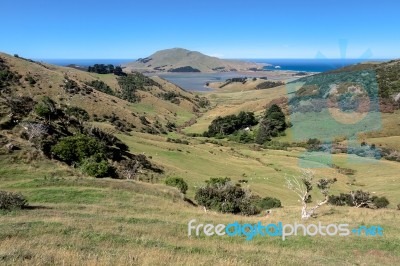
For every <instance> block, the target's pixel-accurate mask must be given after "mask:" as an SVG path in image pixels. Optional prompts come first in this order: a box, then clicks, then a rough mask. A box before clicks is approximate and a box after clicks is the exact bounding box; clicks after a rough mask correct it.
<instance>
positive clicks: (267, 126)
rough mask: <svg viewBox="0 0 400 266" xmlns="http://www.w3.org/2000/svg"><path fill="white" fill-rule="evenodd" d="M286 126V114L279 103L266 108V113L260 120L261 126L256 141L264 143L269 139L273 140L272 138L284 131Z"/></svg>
mask: <svg viewBox="0 0 400 266" xmlns="http://www.w3.org/2000/svg"><path fill="white" fill-rule="evenodd" d="M286 128H287V124H286V121H285V114H284V113H283V112H282V109H281V108H280V107H279V106H278V105H276V104H273V105H271V107H270V108H269V109H268V110H266V112H265V115H264V117H263V119H262V120H261V122H260V128H259V130H258V134H257V136H256V139H255V141H256V143H258V144H263V143H264V142H266V141H267V140H271V138H273V137H276V136H278V135H279V134H280V133H281V132H284V131H285V129H286Z"/></svg>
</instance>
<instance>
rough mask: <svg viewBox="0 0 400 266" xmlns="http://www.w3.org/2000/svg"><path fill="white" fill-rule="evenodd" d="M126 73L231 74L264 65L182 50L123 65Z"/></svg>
mask: <svg viewBox="0 0 400 266" xmlns="http://www.w3.org/2000/svg"><path fill="white" fill-rule="evenodd" d="M123 66H124V67H125V71H128V72H129V71H132V70H135V71H140V72H229V71H249V70H253V71H256V70H262V67H263V66H264V65H263V64H257V63H251V62H244V61H239V60H223V59H219V58H217V57H212V56H208V55H204V54H202V53H200V52H195V51H189V50H186V49H182V48H173V49H166V50H161V51H158V52H156V53H154V54H152V55H150V56H148V57H146V58H139V59H138V60H137V61H135V62H132V63H126V64H124V65H123Z"/></svg>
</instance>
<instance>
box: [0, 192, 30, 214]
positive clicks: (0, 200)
mask: <svg viewBox="0 0 400 266" xmlns="http://www.w3.org/2000/svg"><path fill="white" fill-rule="evenodd" d="M26 205H27V201H26V199H25V197H24V196H23V195H22V194H19V193H13V192H7V191H0V209H1V210H15V209H22V208H23V207H25V206H26Z"/></svg>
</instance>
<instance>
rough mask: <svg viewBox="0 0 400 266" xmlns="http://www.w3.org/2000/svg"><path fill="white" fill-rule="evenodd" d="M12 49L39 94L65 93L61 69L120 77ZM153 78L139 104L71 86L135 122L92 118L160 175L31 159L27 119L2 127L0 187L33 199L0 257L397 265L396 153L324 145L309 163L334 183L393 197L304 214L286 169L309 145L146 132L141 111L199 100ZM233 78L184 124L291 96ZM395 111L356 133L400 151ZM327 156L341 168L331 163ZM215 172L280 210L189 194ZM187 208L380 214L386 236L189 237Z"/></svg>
mask: <svg viewBox="0 0 400 266" xmlns="http://www.w3.org/2000/svg"><path fill="white" fill-rule="evenodd" d="M7 58H8V59H7V60H10V61H11V62H12V64H13V65H15V67H16V68H18V70H19V73H21V74H26V72H27V71H31V73H32V74H33V75H34V76H35V77H36V78H37V79H38V81H40V82H38V83H39V84H37V85H35V86H34V87H29V88H28V90H27V91H28V92H29V93H30V94H32V95H34V98H35V99H39V97H40V96H42V95H46V93H47V94H49V95H51V96H52V97H58V98H57V99H59V98H63V97H64V96H65V95H63V92H62V93H61V94H60V89H59V88H60V84H62V83H63V79H64V74H65V73H66V72H67V73H68V76H69V77H71V78H75V79H77V80H79V81H82V82H84V81H88V80H93V79H94V78H99V79H101V80H103V81H104V82H106V83H107V84H108V85H109V86H110V87H112V88H113V89H116V88H117V83H116V79H115V77H114V76H112V75H98V74H92V73H84V72H80V71H77V70H74V69H69V68H61V67H53V66H49V67H48V68H44V67H42V66H40V65H38V64H32V63H28V62H26V61H21V60H17V59H15V58H12V57H7ZM53 72H54V73H53ZM154 79H155V80H156V81H157V82H159V83H160V84H162V85H163V87H162V88H163V90H161V89H160V88H152V90H155V92H153V91H141V92H140V97H141V101H140V103H127V102H125V101H123V100H121V99H117V98H115V97H113V96H109V95H105V94H101V93H99V92H93V94H91V95H89V96H84V95H76V96H74V97H72V100H71V103H72V104H75V105H77V106H82V107H85V108H86V109H87V111H88V112H89V113H90V114H98V117H102V116H103V115H104V114H106V115H111V113H112V112H114V113H116V114H117V115H118V116H119V117H120V118H121V119H125V120H127V121H128V122H129V121H130V122H132V123H133V124H135V125H136V126H137V127H136V129H135V130H136V131H135V130H133V131H132V132H130V133H129V134H123V133H121V132H120V131H117V129H116V128H115V127H114V126H113V125H111V124H109V123H105V122H100V121H99V120H98V122H89V123H88V124H87V125H86V126H90V125H94V126H97V127H99V128H101V129H103V130H105V131H107V132H109V133H112V134H116V136H117V137H118V138H120V139H121V140H122V141H123V142H125V143H126V144H127V145H128V146H129V148H130V151H131V152H132V153H134V154H144V155H146V156H147V158H149V160H150V161H151V162H152V163H153V164H155V165H157V166H159V167H161V168H162V169H164V171H165V172H164V174H163V175H156V174H154V178H152V179H151V180H152V181H151V182H152V183H145V182H141V181H138V180H115V179H110V178H104V179H95V178H91V177H88V176H85V175H83V174H82V173H81V172H79V171H78V169H74V168H72V167H68V166H67V165H65V164H62V163H59V162H57V161H55V160H49V159H46V158H42V157H38V158H36V159H35V158H34V157H35V156H33V155H32V154H34V153H33V152H32V151H33V150H34V148H33V147H31V146H30V144H28V142H27V141H26V140H23V139H22V138H21V134H20V133H21V130H22V129H21V128H19V129H18V128H17V127H16V128H14V129H12V130H2V131H1V132H0V133H1V136H0V137H1V139H7V141H12V142H13V143H14V144H16V145H17V146H20V147H21V148H22V149H21V150H16V151H14V152H13V153H7V152H6V151H5V149H3V147H1V146H0V190H6V191H11V192H19V193H22V194H23V195H25V196H26V197H27V199H28V202H29V208H27V209H23V210H14V211H1V212H0V264H1V265H16V264H18V265H400V231H399V230H398V221H399V219H400V211H399V210H396V207H397V205H398V204H400V182H399V181H400V179H399V172H400V163H398V162H394V161H387V160H384V159H382V160H379V161H377V160H370V159H365V158H364V159H363V158H360V157H356V156H353V155H350V156H348V155H346V154H334V155H332V156H330V157H329V159H331V161H327V162H324V160H325V159H327V157H328V154H322V153H317V154H315V156H314V159H315V161H307V163H310V164H312V165H313V166H314V167H316V168H315V173H316V178H336V179H337V182H336V183H335V184H334V185H333V186H332V189H331V191H330V194H335V195H338V194H339V193H348V192H349V191H354V190H360V189H361V190H363V191H369V192H371V195H376V196H385V197H386V198H387V199H388V200H389V201H390V205H389V206H388V207H389V208H387V209H378V210H372V209H357V208H350V207H334V206H330V205H324V206H323V207H321V208H320V209H318V211H317V217H313V218H311V219H309V220H307V221H305V222H304V221H301V219H300V217H301V213H300V211H301V205H300V202H299V201H298V199H297V196H296V195H295V194H294V193H293V192H292V191H290V190H289V189H288V188H287V186H286V182H285V177H286V176H290V175H299V173H300V171H301V169H302V167H303V166H304V162H302V161H300V160H299V158H301V157H302V156H303V155H304V154H305V152H306V150H305V149H303V148H293V147H292V148H288V149H286V150H273V149H263V148H261V147H259V146H256V145H254V144H240V143H236V142H232V141H228V140H227V139H218V140H216V139H206V138H203V137H197V138H192V137H189V136H186V135H184V134H180V133H179V132H180V131H179V130H177V131H174V132H169V133H168V134H166V135H151V134H146V133H139V131H140V128H141V127H142V122H141V121H140V119H139V117H140V116H142V115H144V116H146V118H148V119H149V121H150V122H151V123H154V122H155V121H161V122H163V123H164V124H165V123H166V122H167V121H173V122H175V123H176V124H177V126H182V125H185V122H188V121H189V120H193V118H195V117H197V116H198V115H199V112H198V111H194V110H193V103H192V102H190V101H189V100H188V98H189V99H194V97H195V94H190V93H188V92H183V91H181V90H180V89H179V88H177V87H176V86H174V85H172V84H169V83H167V82H166V81H165V80H162V79H159V78H154ZM253 85H254V84H253ZM229 88H230V87H228V86H227V87H226V88H225V89H223V90H215V91H212V92H209V93H207V94H205V96H206V97H207V98H208V99H209V100H210V102H211V107H210V108H209V109H207V110H205V111H204V110H200V111H201V114H200V115H201V116H200V117H197V119H196V120H197V122H196V123H195V124H193V125H190V126H187V127H186V128H183V129H182V131H183V132H184V133H203V132H204V131H205V130H207V128H208V125H209V124H210V123H211V121H212V120H213V119H214V118H216V117H217V116H225V115H230V114H237V113H239V112H240V111H253V112H255V113H256V116H257V117H260V116H261V115H262V114H263V113H264V111H265V106H266V105H267V104H269V103H270V102H271V101H272V100H274V99H279V98H280V99H282V97H285V96H287V91H286V88H285V86H280V87H276V88H273V89H265V90H248V91H246V89H249V88H246V89H243V90H242V89H240V88H239V87H235V88H233V87H231V90H230V89H229ZM159 90H160V91H159ZM22 91H23V90H20V91H19V92H22ZM164 91H174V92H179V93H182V94H183V95H184V96H185V97H183V98H182V101H181V102H180V104H179V105H177V104H173V103H171V102H169V101H166V100H162V99H161V98H158V97H155V95H157V93H161V92H164ZM152 93H153V94H154V95H153V94H152ZM61 96H63V97H61ZM201 96H204V95H201ZM32 97H33V96H32ZM203 111H204V112H203ZM132 113H134V114H132ZM323 115H325V116H323ZM326 115H327V114H326V113H321V114H313V116H312V117H306V118H305V119H304V121H303V122H304V125H307V126H305V127H304V128H306V129H307V128H313V129H315V128H317V126H318V124H319V123H322V121H323V120H324V119H325V117H326ZM398 115H399V112H398V111H397V112H396V113H394V114H382V116H381V119H382V120H381V121H382V127H381V128H380V129H379V130H378V131H376V132H370V133H365V134H359V135H358V136H357V137H358V140H359V141H360V142H361V141H366V142H367V143H368V144H376V145H377V146H382V147H388V148H392V149H397V150H400V145H399V140H400V139H399V138H400V136H399V135H400V134H399V132H400V127H399V125H400V124H399V122H398ZM372 122H373V121H372ZM295 134H296V132H294V128H293V127H292V128H289V129H288V130H287V131H286V135H285V136H280V137H278V138H276V139H274V140H275V141H281V142H292V141H296V140H297V139H295V137H297V136H296V135H295ZM167 138H172V139H184V140H187V141H188V142H189V144H188V145H185V144H178V143H174V142H167ZM1 139H0V140H1ZM343 140H344V141H345V139H344V138H343ZM2 145H3V144H2ZM30 152H32V154H31V153H30ZM328 163H329V164H335V165H336V166H337V168H336V169H334V168H331V167H330V166H329V165H328ZM343 168H346V169H350V170H351V171H352V172H354V173H353V174H347V175H346V174H343V173H342V172H340V169H343ZM171 176H173V177H182V178H183V179H184V180H185V181H186V182H187V183H188V185H189V189H188V191H187V194H186V195H185V196H183V195H182V194H180V193H179V192H178V190H176V189H174V188H171V187H167V186H166V185H164V179H165V178H166V177H171ZM211 177H229V178H231V179H232V181H233V182H238V181H239V180H243V179H244V180H246V181H247V183H243V184H242V187H244V188H245V189H248V190H250V191H252V192H253V193H254V194H257V195H259V196H261V197H266V196H269V197H275V198H278V199H280V200H281V202H282V204H283V207H282V208H278V209H273V210H272V213H271V214H269V215H268V216H266V215H265V212H263V213H262V214H260V215H257V216H251V217H246V216H239V215H231V214H221V213H216V212H212V211H208V212H204V210H203V208H201V207H198V206H195V204H193V202H194V195H195V191H196V189H197V188H198V187H200V186H202V185H203V184H204V181H205V180H208V179H209V178H211ZM312 199H313V203H312V204H311V205H313V204H315V203H316V202H318V200H321V195H320V193H317V191H316V190H314V191H313V194H312ZM192 219H196V220H197V221H198V223H213V224H215V225H216V224H219V223H224V224H227V223H232V222H235V221H238V222H240V223H257V222H258V221H262V222H263V223H277V222H283V223H292V224H293V223H295V222H303V223H306V224H311V223H313V224H317V223H318V222H321V223H323V224H328V223H337V224H339V223H348V224H349V225H350V227H353V228H354V227H356V226H360V225H365V226H372V225H380V226H381V227H382V228H383V229H384V236H377V237H371V236H370V237H367V236H359V237H357V236H348V237H339V236H334V237H322V236H316V237H305V236H296V237H290V238H289V239H287V240H286V241H282V240H281V239H280V238H269V237H261V236H257V237H255V238H254V239H253V240H251V241H246V240H245V237H229V236H212V237H206V236H204V235H202V236H199V237H196V236H191V237H189V236H188V235H187V229H188V227H187V224H188V222H189V221H190V220H192Z"/></svg>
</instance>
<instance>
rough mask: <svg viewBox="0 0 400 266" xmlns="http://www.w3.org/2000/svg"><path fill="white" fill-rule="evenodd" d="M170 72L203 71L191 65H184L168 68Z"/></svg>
mask: <svg viewBox="0 0 400 266" xmlns="http://www.w3.org/2000/svg"><path fill="white" fill-rule="evenodd" d="M168 72H201V71H200V70H198V69H197V68H193V67H191V66H184V67H177V68H172V69H170V70H168Z"/></svg>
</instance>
